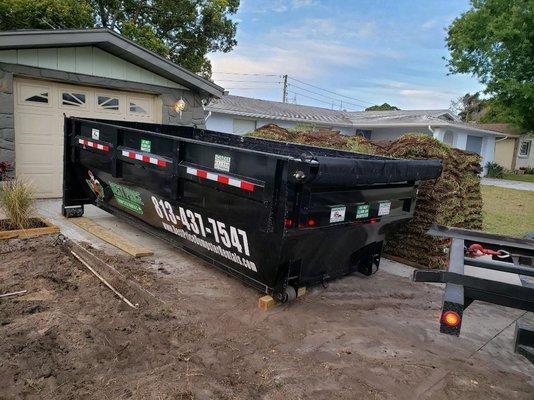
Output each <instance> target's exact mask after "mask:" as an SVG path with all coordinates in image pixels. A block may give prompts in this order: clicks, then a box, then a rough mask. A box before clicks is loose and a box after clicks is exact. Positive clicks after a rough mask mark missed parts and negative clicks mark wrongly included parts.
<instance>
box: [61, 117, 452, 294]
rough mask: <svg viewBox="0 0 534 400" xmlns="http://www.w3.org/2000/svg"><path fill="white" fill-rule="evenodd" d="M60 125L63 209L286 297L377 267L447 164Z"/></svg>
mask: <svg viewBox="0 0 534 400" xmlns="http://www.w3.org/2000/svg"><path fill="white" fill-rule="evenodd" d="M64 130H65V132H64V133H65V153H64V183H63V209H62V212H63V215H64V216H66V217H79V216H81V215H83V211H84V205H86V204H94V205H96V206H97V207H99V208H101V209H103V210H105V211H108V212H110V213H112V214H115V215H117V216H119V217H121V218H125V219H127V220H128V221H130V222H131V223H133V224H135V225H136V226H138V227H140V228H141V229H144V230H145V231H147V232H150V233H152V234H154V235H156V236H158V237H161V238H162V239H165V240H167V241H169V242H171V243H173V244H174V245H176V246H179V247H180V248H182V249H184V250H185V251H187V252H189V253H191V254H194V255H196V256H198V257H201V258H203V259H205V260H207V261H209V262H210V263H211V264H213V265H215V266H216V267H219V268H221V269H222V270H224V271H226V272H227V273H229V274H231V275H233V276H235V277H238V278H239V279H241V280H242V281H244V282H246V283H248V284H250V285H252V286H254V287H255V288H257V289H258V290H260V291H262V292H265V293H268V294H270V295H273V296H274V297H275V298H276V299H278V300H279V301H282V302H284V301H288V300H292V299H294V298H295V296H296V289H297V288H299V287H302V286H311V285H316V284H324V283H326V282H328V281H329V280H331V279H335V278H338V277H341V276H343V275H346V274H350V273H352V272H355V271H359V272H361V273H363V274H366V275H370V274H372V273H373V272H375V271H376V270H377V269H378V266H379V263H380V255H381V249H382V243H383V241H384V237H385V235H386V234H387V232H389V231H390V230H392V229H395V226H397V225H398V224H400V223H402V222H405V221H408V220H409V219H410V218H411V217H412V216H413V212H414V208H415V201H416V194H417V188H418V186H419V184H420V182H421V181H424V180H430V179H436V178H437V177H439V175H440V174H441V170H442V165H441V161H440V160H398V159H393V158H388V157H380V156H374V155H368V154H360V153H352V152H344V151H338V150H333V149H324V148H319V147H313V146H304V145H296V144H290V143H283V142H276V141H271V140H265V139H258V138H250V137H242V136H237V135H229V134H224V133H220V132H213V131H207V130H202V129H197V128H194V127H183V126H171V125H158V124H148V123H132V122H125V121H103V120H91V119H82V118H73V117H71V118H65V125H64Z"/></svg>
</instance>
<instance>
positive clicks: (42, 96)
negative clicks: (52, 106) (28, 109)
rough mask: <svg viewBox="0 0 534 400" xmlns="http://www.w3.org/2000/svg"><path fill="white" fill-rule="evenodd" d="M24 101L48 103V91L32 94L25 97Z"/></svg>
mask: <svg viewBox="0 0 534 400" xmlns="http://www.w3.org/2000/svg"><path fill="white" fill-rule="evenodd" d="M24 101H29V102H32V103H48V92H43V93H39V94H34V95H33V96H30V97H28V98H26V99H25V100H24Z"/></svg>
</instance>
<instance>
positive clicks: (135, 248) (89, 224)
mask: <svg viewBox="0 0 534 400" xmlns="http://www.w3.org/2000/svg"><path fill="white" fill-rule="evenodd" d="M69 222H72V223H73V224H74V225H77V226H79V227H80V228H82V229H84V230H86V231H87V232H89V233H91V234H93V235H95V236H96V237H98V238H100V239H102V240H104V241H105V242H108V243H109V244H111V245H113V246H115V247H117V248H119V249H121V250H122V251H125V252H126V253H128V254H131V255H132V256H134V257H144V256H151V255H153V254H154V252H153V251H152V250H149V249H147V248H145V247H143V246H140V245H138V244H136V243H133V242H130V241H129V240H127V239H124V238H123V237H121V236H120V235H118V234H117V233H115V232H112V231H110V230H109V229H106V228H104V227H102V226H100V225H98V224H97V223H96V222H95V221H93V220H91V219H89V218H86V217H80V218H70V219H69Z"/></svg>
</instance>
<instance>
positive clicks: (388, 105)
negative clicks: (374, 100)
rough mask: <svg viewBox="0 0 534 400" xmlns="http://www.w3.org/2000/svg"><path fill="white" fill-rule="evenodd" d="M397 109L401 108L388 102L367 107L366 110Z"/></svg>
mask: <svg viewBox="0 0 534 400" xmlns="http://www.w3.org/2000/svg"><path fill="white" fill-rule="evenodd" d="M396 110H400V108H398V107H395V106H392V105H390V104H388V103H384V104H382V105H378V104H377V105H374V106H371V107H367V108H366V109H365V111H396Z"/></svg>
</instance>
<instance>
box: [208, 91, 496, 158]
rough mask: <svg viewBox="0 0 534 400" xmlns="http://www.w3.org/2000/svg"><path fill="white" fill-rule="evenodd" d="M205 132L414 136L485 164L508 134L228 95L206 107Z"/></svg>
mask: <svg viewBox="0 0 534 400" xmlns="http://www.w3.org/2000/svg"><path fill="white" fill-rule="evenodd" d="M206 109H207V110H208V111H209V112H210V115H209V116H208V119H207V121H206V128H207V129H210V130H214V131H220V132H226V133H235V134H240V135H242V134H244V133H247V132H250V131H253V130H254V129H256V128H259V127H261V126H263V125H266V124H269V123H274V124H277V125H279V126H282V127H284V128H292V127H295V126H296V125H298V124H306V125H311V126H315V127H324V128H330V129H334V130H339V131H340V132H341V133H342V134H345V135H363V136H365V137H366V138H368V139H372V140H393V139H396V138H398V137H399V136H401V135H403V134H405V133H409V132H414V133H421V134H426V135H429V136H433V137H435V138H436V139H438V140H440V141H442V142H445V143H448V144H450V145H451V146H453V147H456V148H458V149H462V150H468V151H472V152H475V153H478V154H480V155H481V156H482V165H483V166H485V165H486V163H487V162H489V161H493V160H494V151H495V139H496V138H500V137H503V134H501V133H499V132H495V131H492V130H490V129H484V128H481V127H479V126H476V125H472V124H466V123H464V122H462V121H460V120H459V118H458V117H457V116H456V115H454V114H453V113H452V112H451V111H449V110H399V111H352V112H348V111H336V110H329V109H326V108H320V107H309V106H300V105H295V104H287V103H280V102H275V101H267V100H258V99H252V98H248V97H240V96H231V95H225V96H223V97H222V98H220V99H214V100H212V102H211V103H210V104H208V105H207V107H206Z"/></svg>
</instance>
